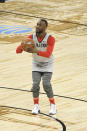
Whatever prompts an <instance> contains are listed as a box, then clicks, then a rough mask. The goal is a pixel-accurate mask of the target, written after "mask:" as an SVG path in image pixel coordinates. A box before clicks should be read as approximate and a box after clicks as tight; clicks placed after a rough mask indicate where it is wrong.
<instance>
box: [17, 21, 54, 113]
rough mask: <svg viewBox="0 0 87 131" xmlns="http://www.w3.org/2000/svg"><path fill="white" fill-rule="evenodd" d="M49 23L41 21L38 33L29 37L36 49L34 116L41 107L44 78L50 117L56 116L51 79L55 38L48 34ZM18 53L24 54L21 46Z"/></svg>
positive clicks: (38, 24) (33, 87)
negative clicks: (41, 87) (41, 85)
mask: <svg viewBox="0 0 87 131" xmlns="http://www.w3.org/2000/svg"><path fill="white" fill-rule="evenodd" d="M47 26H48V22H47V20H46V19H40V20H39V21H38V22H37V25H36V32H35V34H33V35H29V36H28V38H31V39H33V40H34V42H35V48H34V49H32V51H31V53H32V80H33V86H32V91H33V101H34V109H33V110H32V114H38V113H39V111H40V107H39V90H40V87H39V85H40V81H41V78H42V83H43V88H44V91H45V92H46V94H47V97H48V98H49V101H50V111H49V114H50V115H54V114H56V105H55V99H54V96H53V89H52V85H51V78H52V72H53V55H52V52H53V48H54V44H55V38H54V37H53V36H52V35H49V34H48V33H47V32H46V29H47ZM16 52H17V53H22V50H21V46H18V47H17V50H16Z"/></svg>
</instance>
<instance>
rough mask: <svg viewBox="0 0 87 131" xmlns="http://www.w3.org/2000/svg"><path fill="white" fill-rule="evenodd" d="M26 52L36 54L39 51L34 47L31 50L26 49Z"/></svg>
mask: <svg viewBox="0 0 87 131" xmlns="http://www.w3.org/2000/svg"><path fill="white" fill-rule="evenodd" d="M27 52H29V53H38V52H39V51H38V50H37V49H36V47H34V48H32V49H29V50H28V49H27Z"/></svg>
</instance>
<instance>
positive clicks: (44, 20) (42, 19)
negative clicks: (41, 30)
mask: <svg viewBox="0 0 87 131" xmlns="http://www.w3.org/2000/svg"><path fill="white" fill-rule="evenodd" d="M40 20H41V21H43V22H45V24H46V27H47V26H48V22H47V20H46V19H44V18H41V19H40Z"/></svg>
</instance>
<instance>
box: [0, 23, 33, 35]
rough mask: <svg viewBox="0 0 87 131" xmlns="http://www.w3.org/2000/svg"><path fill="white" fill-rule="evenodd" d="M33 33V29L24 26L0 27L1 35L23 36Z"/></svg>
mask: <svg viewBox="0 0 87 131" xmlns="http://www.w3.org/2000/svg"><path fill="white" fill-rule="evenodd" d="M30 31H32V28H29V27H28V26H22V25H13V26H11V25H0V34H2V33H3V34H11V33H13V34H21V33H27V32H30Z"/></svg>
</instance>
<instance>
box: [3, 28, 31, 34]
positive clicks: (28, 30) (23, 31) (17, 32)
mask: <svg viewBox="0 0 87 131" xmlns="http://www.w3.org/2000/svg"><path fill="white" fill-rule="evenodd" d="M30 31H32V30H31V29H24V30H23V29H21V30H18V31H17V30H10V31H5V32H3V33H5V34H10V33H14V34H19V33H25V32H30Z"/></svg>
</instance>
